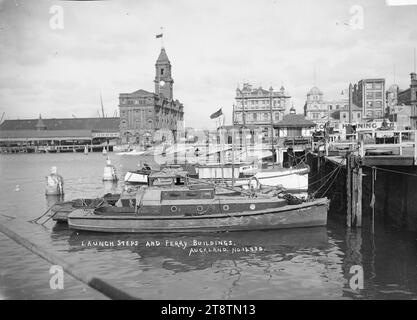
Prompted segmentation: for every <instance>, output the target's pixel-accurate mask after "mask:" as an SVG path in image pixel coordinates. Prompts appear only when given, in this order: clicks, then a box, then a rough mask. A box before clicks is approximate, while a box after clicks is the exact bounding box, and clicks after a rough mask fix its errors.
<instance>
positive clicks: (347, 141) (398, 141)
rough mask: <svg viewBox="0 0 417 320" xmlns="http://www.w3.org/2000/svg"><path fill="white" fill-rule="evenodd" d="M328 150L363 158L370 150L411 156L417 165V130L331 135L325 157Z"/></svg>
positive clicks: (366, 131) (370, 131) (326, 144)
mask: <svg viewBox="0 0 417 320" xmlns="http://www.w3.org/2000/svg"><path fill="white" fill-rule="evenodd" d="M329 149H334V150H338V151H343V150H345V151H358V152H359V155H361V156H365V155H366V154H367V152H368V153H369V152H371V151H372V150H374V151H375V150H379V151H386V152H387V153H389V152H391V153H393V152H394V151H395V150H398V152H399V154H398V155H399V156H412V157H413V158H414V165H417V130H363V131H358V132H356V133H353V134H332V135H329V139H327V140H326V142H325V152H326V155H328V154H329Z"/></svg>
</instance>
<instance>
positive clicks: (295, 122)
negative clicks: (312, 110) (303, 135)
mask: <svg viewBox="0 0 417 320" xmlns="http://www.w3.org/2000/svg"><path fill="white" fill-rule="evenodd" d="M315 125H316V124H315V123H314V122H313V121H310V120H307V119H306V118H305V117H304V115H302V114H295V113H290V114H287V115H285V116H284V118H283V119H282V120H281V121H279V122H277V123H276V124H274V127H277V128H311V127H314V126H315Z"/></svg>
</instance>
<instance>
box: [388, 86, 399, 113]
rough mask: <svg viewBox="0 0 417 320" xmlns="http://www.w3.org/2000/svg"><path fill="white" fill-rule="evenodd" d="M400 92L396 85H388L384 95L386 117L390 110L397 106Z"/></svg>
mask: <svg viewBox="0 0 417 320" xmlns="http://www.w3.org/2000/svg"><path fill="white" fill-rule="evenodd" d="M399 92H400V88H399V87H398V85H396V84H393V85H390V86H389V88H388V90H387V92H386V95H385V99H386V108H385V115H386V116H387V117H388V116H389V115H390V114H391V113H392V109H393V108H394V107H395V106H396V105H398V93H399Z"/></svg>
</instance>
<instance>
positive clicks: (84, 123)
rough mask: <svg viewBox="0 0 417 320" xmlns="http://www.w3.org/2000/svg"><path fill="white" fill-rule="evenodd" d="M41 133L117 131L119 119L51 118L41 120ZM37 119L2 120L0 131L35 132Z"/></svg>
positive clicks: (37, 125)
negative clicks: (56, 131)
mask: <svg viewBox="0 0 417 320" xmlns="http://www.w3.org/2000/svg"><path fill="white" fill-rule="evenodd" d="M41 121H42V126H43V129H44V130H43V131H53V130H59V131H62V130H90V131H119V125H120V118H118V117H111V118H57V119H56V118H52V119H42V120H41ZM37 128H39V119H22V120H19V119H17V120H4V122H3V123H2V124H1V125H0V131H10V130H13V131H17V130H36V129H37Z"/></svg>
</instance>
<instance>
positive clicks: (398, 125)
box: [388, 105, 412, 130]
mask: <svg viewBox="0 0 417 320" xmlns="http://www.w3.org/2000/svg"><path fill="white" fill-rule="evenodd" d="M390 110H391V112H390V115H389V117H388V119H389V121H391V122H393V123H394V129H395V130H410V129H411V111H412V109H411V107H410V106H406V105H395V106H392V107H391V109H390Z"/></svg>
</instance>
